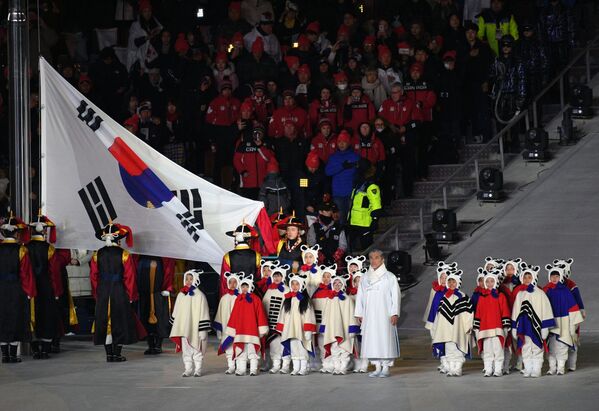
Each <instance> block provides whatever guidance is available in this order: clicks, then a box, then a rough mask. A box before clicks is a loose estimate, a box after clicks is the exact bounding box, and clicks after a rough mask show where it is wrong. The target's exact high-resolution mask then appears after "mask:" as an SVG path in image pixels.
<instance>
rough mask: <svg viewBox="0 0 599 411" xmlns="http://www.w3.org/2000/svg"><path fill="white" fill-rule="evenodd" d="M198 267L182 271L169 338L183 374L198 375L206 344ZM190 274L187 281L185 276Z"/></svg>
mask: <svg viewBox="0 0 599 411" xmlns="http://www.w3.org/2000/svg"><path fill="white" fill-rule="evenodd" d="M201 274H202V271H199V270H190V271H187V272H186V273H185V274H184V275H183V282H184V286H183V287H181V289H180V290H179V294H178V295H177V299H176V300H175V306H174V308H173V315H172V317H171V319H170V320H171V322H172V328H171V333H170V338H171V340H173V342H174V343H175V346H176V351H177V352H182V356H183V365H184V366H185V371H184V372H183V374H182V376H183V377H191V376H192V375H193V376H194V377H200V376H201V375H202V362H203V360H204V354H205V353H206V348H207V346H208V331H209V330H210V310H209V309H208V300H207V299H206V296H205V295H204V293H203V292H202V291H200V288H199V287H200V275H201ZM188 276H191V277H192V278H191V284H190V285H187V284H185V283H186V279H187V277H188Z"/></svg>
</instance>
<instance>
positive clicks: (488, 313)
mask: <svg viewBox="0 0 599 411" xmlns="http://www.w3.org/2000/svg"><path fill="white" fill-rule="evenodd" d="M483 281H484V288H483V289H482V290H481V291H480V296H479V299H478V304H477V306H476V311H475V312H474V333H475V336H476V340H477V346H478V352H479V353H481V357H482V359H483V363H484V367H485V368H484V373H485V374H484V375H485V377H490V376H491V375H494V376H495V377H501V376H502V375H503V360H504V351H503V349H504V347H505V341H506V340H507V339H509V338H511V336H510V327H511V319H510V316H511V311H510V308H509V303H508V301H507V298H506V297H505V295H504V294H502V293H500V292H499V291H497V288H498V286H499V278H498V275H497V272H493V273H487V272H485V275H484V278H483ZM487 282H489V283H490V282H492V283H493V285H492V286H490V287H489V286H488V285H487Z"/></svg>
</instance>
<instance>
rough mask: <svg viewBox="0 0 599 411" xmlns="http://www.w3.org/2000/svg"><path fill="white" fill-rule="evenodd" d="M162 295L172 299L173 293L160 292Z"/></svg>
mask: <svg viewBox="0 0 599 411" xmlns="http://www.w3.org/2000/svg"><path fill="white" fill-rule="evenodd" d="M160 295H161V296H163V297H170V296H171V293H170V292H169V291H166V290H164V291H161V292H160Z"/></svg>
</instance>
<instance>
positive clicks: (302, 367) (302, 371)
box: [297, 360, 308, 375]
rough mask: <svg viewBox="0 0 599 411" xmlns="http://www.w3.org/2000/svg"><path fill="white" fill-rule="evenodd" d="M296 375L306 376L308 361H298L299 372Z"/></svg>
mask: <svg viewBox="0 0 599 411" xmlns="http://www.w3.org/2000/svg"><path fill="white" fill-rule="evenodd" d="M297 374H298V375H308V360H300V370H299V372H298V373H297Z"/></svg>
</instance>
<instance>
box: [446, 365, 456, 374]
mask: <svg viewBox="0 0 599 411" xmlns="http://www.w3.org/2000/svg"><path fill="white" fill-rule="evenodd" d="M446 375H447V376H448V377H453V376H455V361H447V373H446Z"/></svg>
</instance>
